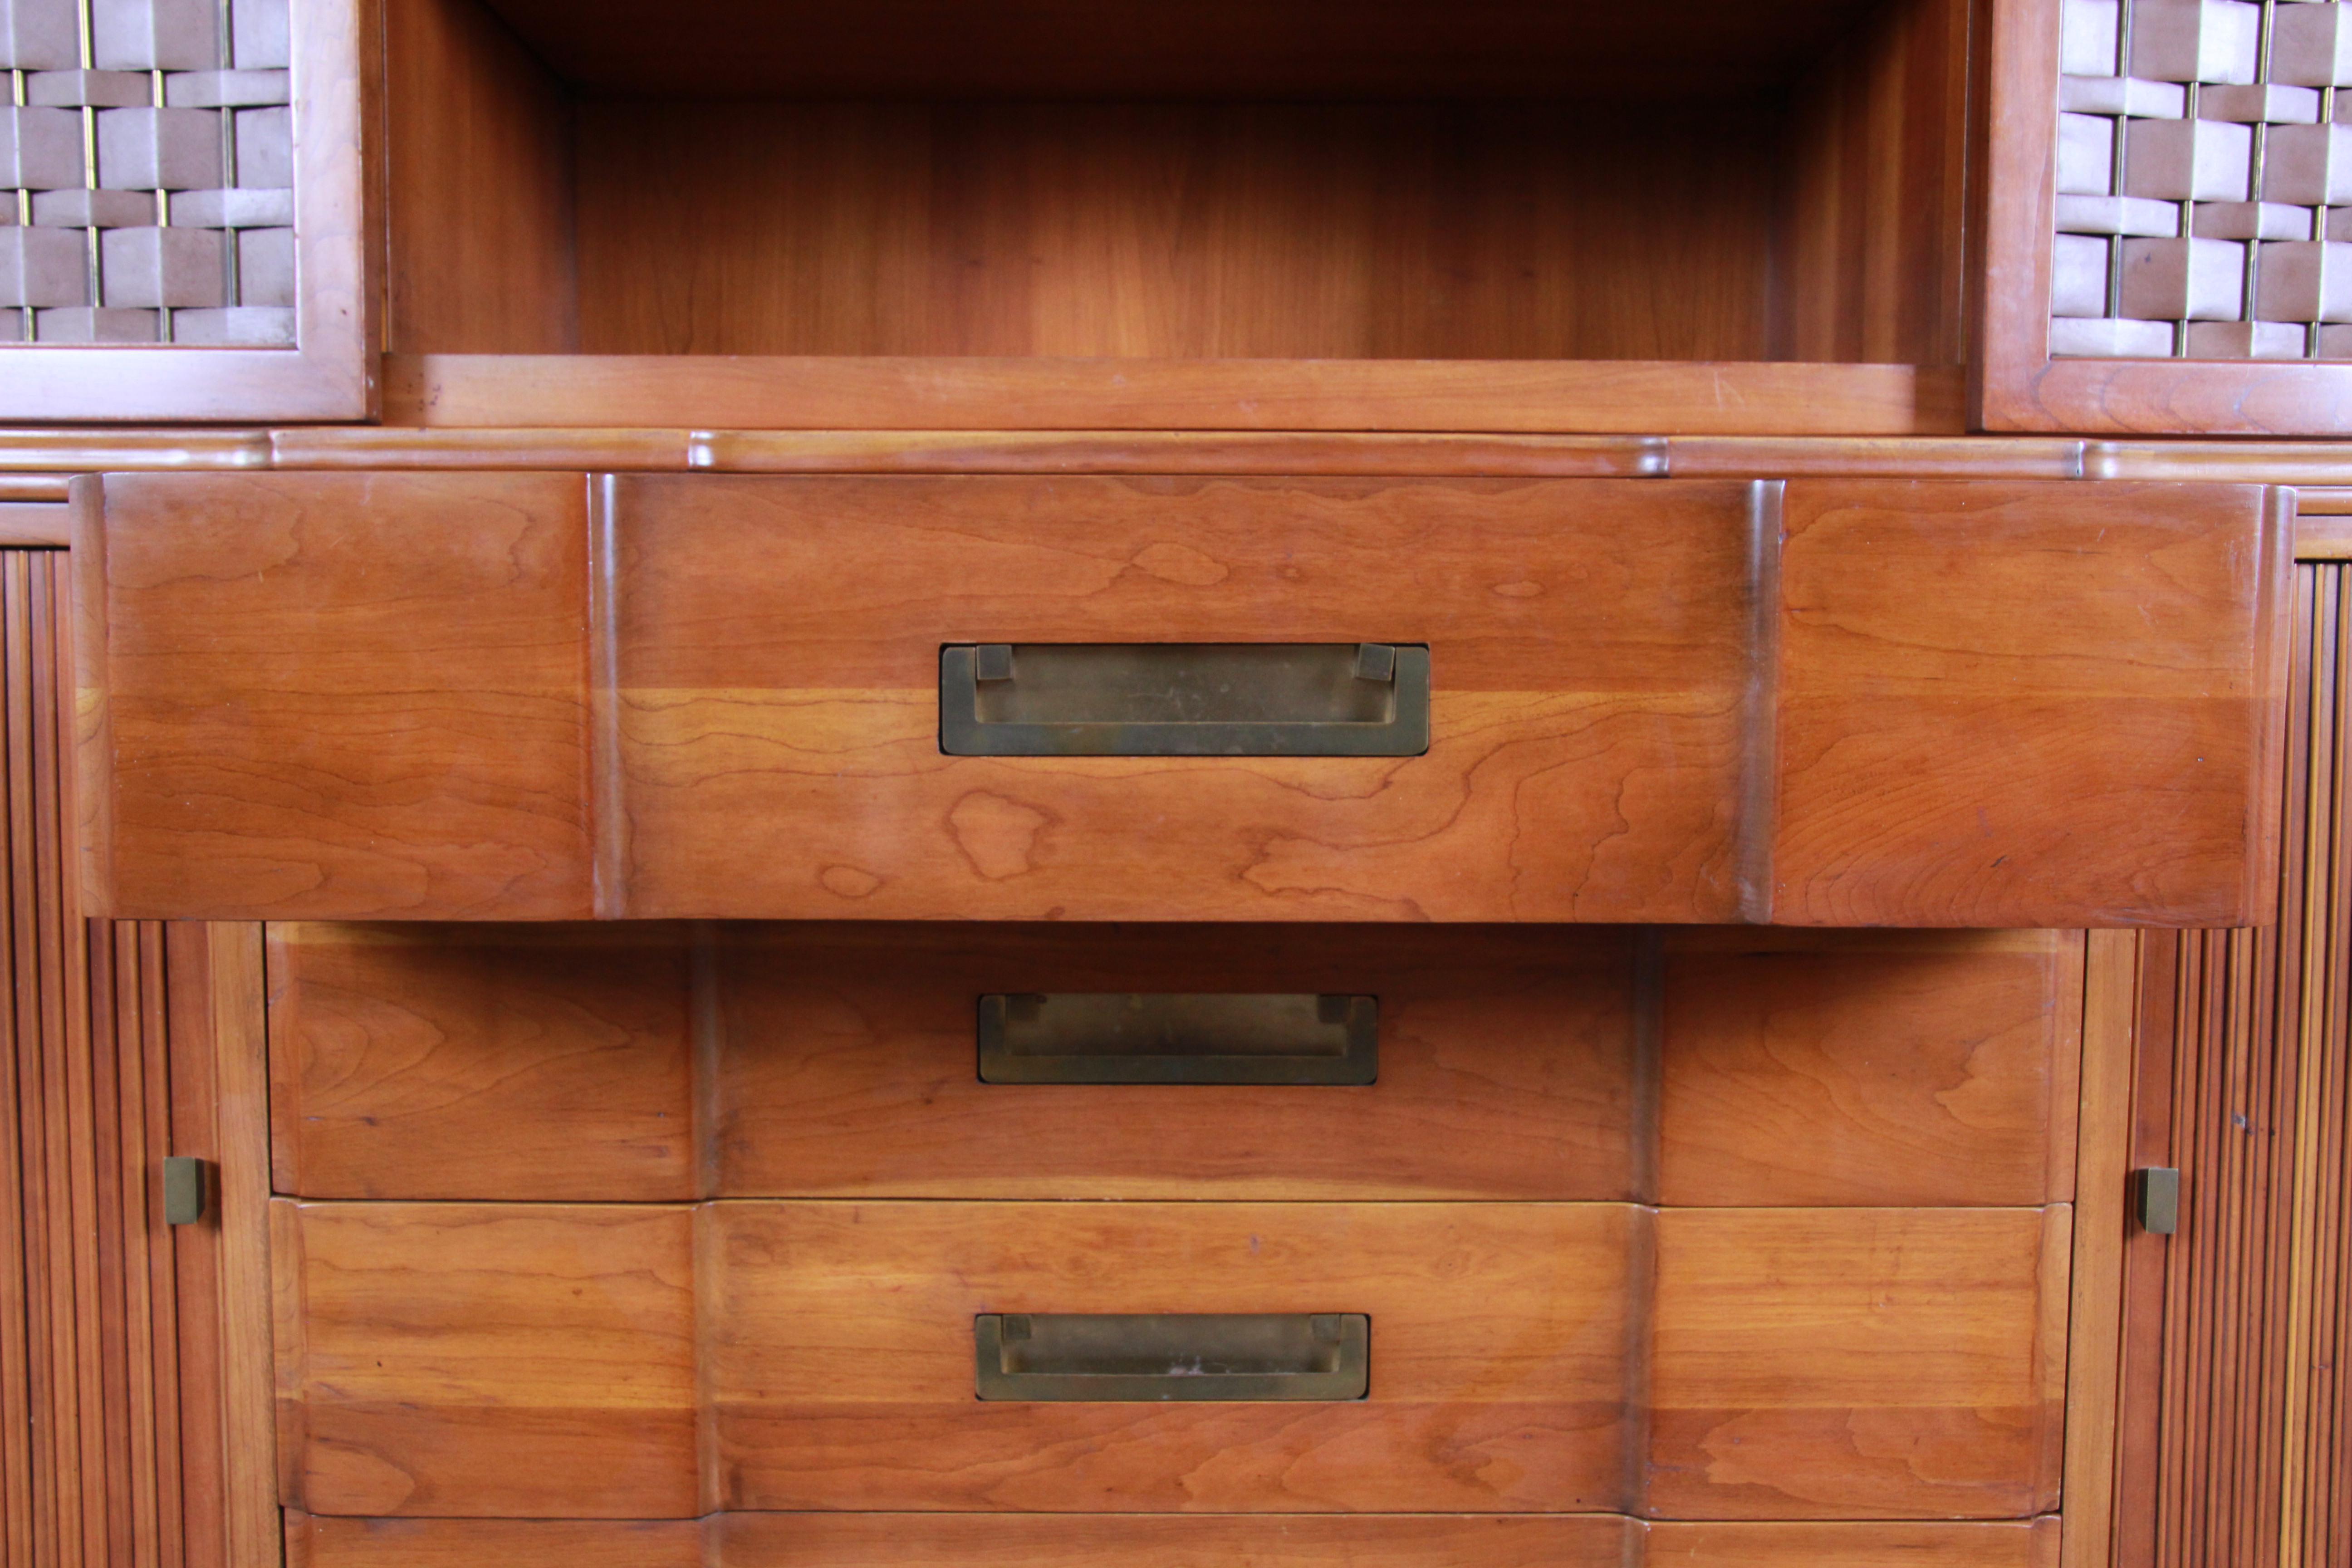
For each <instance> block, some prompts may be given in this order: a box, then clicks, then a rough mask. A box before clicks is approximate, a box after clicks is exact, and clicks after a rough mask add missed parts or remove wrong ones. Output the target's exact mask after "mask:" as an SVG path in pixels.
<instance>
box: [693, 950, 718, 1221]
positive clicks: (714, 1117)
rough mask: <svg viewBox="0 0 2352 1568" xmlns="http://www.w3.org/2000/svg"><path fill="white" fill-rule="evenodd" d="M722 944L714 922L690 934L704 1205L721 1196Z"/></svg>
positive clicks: (699, 1185) (698, 1192) (698, 1172)
mask: <svg viewBox="0 0 2352 1568" xmlns="http://www.w3.org/2000/svg"><path fill="white" fill-rule="evenodd" d="M721 940H722V937H721V932H720V929H719V922H718V921H695V922H694V923H693V925H691V926H690V927H688V931H687V942H688V949H687V987H688V989H687V1030H688V1051H689V1060H688V1071H690V1072H691V1073H692V1074H693V1095H694V1099H693V1102H692V1104H693V1117H694V1131H693V1144H692V1147H693V1151H694V1195H695V1196H696V1197H697V1198H698V1199H703V1200H706V1201H707V1200H709V1199H711V1198H715V1197H717V1196H718V1195H719V1171H720V1152H719V1135H720V1131H721V1129H720V1127H719V1119H720V1117H722V1116H723V1115H724V1114H725V1111H726V1108H725V1106H724V1104H723V1102H722V1101H721V1100H720V1096H719V1062H720V1060H721V1058H722V1057H723V1055H724V1052H725V1050H726V1045H727V1015H726V1011H725V1008H724V1006H723V1004H722V1001H721V998H720V996H719V942H720V941H721Z"/></svg>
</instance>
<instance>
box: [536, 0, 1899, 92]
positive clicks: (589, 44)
mask: <svg viewBox="0 0 2352 1568" xmlns="http://www.w3.org/2000/svg"><path fill="white" fill-rule="evenodd" d="M490 4H491V8H492V9H493V10H495V11H496V12H497V13H498V14H499V16H503V17H505V18H506V19H507V20H508V21H509V22H510V23H511V24H512V25H513V26H514V27H515V29H516V31H517V32H519V33H520V34H521V36H522V37H524V39H525V40H527V41H528V42H529V43H530V45H531V47H533V48H534V49H535V50H536V51H537V52H538V53H539V55H540V56H541V58H543V59H546V60H547V61H549V62H550V63H551V65H552V66H553V67H554V68H555V69H556V70H557V71H558V72H560V73H561V74H562V76H564V77H565V78H567V79H571V80H572V81H575V82H578V83H580V84H582V85H583V86H585V87H588V88H591V89H600V90H601V91H603V92H608V93H625V94H635V95H646V94H669V93H694V94H709V95H712V96H723V97H734V98H745V97H753V96H757V95H761V94H767V95H773V96H778V97H784V98H819V99H825V98H831V99H842V98H878V99H911V98H925V97H942V98H959V97H961V98H977V99H992V98H1003V97H1013V98H1044V99H1068V98H1118V97H1135V98H1144V99H1171V98H1204V99H1212V100H1215V99H1275V100H1349V99H1391V100H1393V99H1400V98H1402V99H1422V98H1433V97H1434V98H1451V97H1475V98H1500V99H1514V98H1517V99H1525V98H1538V97H1543V96H1547V95H1551V94H1557V93H1560V92H1562V91H1564V90H1567V89H1571V88H1573V89H1580V90H1582V91H1584V92H1587V93H1589V94H1591V95H1592V96H1595V97H1599V98H1603V99H1618V100H1628V99H1635V98H1638V97H1641V96H1643V95H1645V94H1648V95H1655V94H1659V93H1661V92H1664V93H1668V94H1672V95H1673V96H1675V97H1676V98H1680V97H1684V96H1687V95H1689V94H1690V93H1691V92H1692V91H1693V90H1694V89H1698V90H1703V91H1706V92H1707V93H1709V94H1711V95H1713V96H1717V97H1722V98H1736V97H1739V96H1743V95H1747V94H1753V93H1759V92H1764V91H1769V89H1773V88H1776V87H1778V86H1780V84H1781V83H1782V82H1783V81H1785V80H1786V79H1788V78H1789V77H1790V75H1792V74H1794V73H1795V72H1797V71H1798V70H1800V69H1801V68H1802V66H1803V63H1804V62H1805V61H1806V60H1808V59H1810V58H1812V57H1813V56H1814V55H1815V54H1817V53H1819V52H1820V51H1821V50H1822V48H1823V47H1826V46H1827V45H1828V44H1829V43H1830V42H1831V41H1832V40H1833V39H1834V38H1835V37H1837V36H1838V34H1839V33H1840V32H1841V31H1842V30H1843V28H1844V27H1846V26H1848V25H1850V23H1851V22H1852V20H1853V14H1854V11H1855V7H1854V5H1853V4H1851V3H1850V0H1795V3H1793V4H1790V5H1787V6H1785V7H1783V8H1781V9H1780V11H1778V12H1776V13H1775V14H1774V15H1772V16H1769V17H1766V16H1761V15H1759V14H1758V13H1756V12H1754V11H1752V10H1749V9H1748V8H1747V7H1744V6H1740V5H1731V4H1727V3H1726V0H1699V3H1698V4H1696V5H1693V6H1692V7H1691V9H1690V11H1689V12H1688V13H1687V16H1686V19H1685V20H1682V21H1681V22H1680V25H1679V26H1677V28H1676V36H1675V39H1674V46H1675V47H1673V48H1672V49H1671V50H1666V49H1662V48H1661V47H1659V45H1660V39H1659V29H1658V27H1657V26H1656V23H1655V21H1654V19H1653V18H1648V17H1642V16H1634V15H1633V14H1630V13H1628V14H1619V15H1604V16H1567V15H1563V14H1561V13H1560V12H1559V11H1557V10H1555V9H1554V8H1552V7H1550V6H1548V5H1539V4H1531V3H1529V0H1472V3H1470V4H1467V5H1437V4H1432V3H1430V0H1402V3H1391V4H1386V5H1377V6H1370V7H1367V6H1360V5H1345V4H1340V3H1338V0H1275V3H1272V4H1249V3H1246V0H1203V3H1202V4H1198V5H1186V6H1183V7H1181V8H1179V9H1175V10H1170V9H1167V8H1164V7H1161V6H1157V5H1140V4H1135V3H1133V0H1115V3H1113V4H1108V5H1087V4H1078V3H1075V0H1011V3H1008V4H1005V5H1000V6H997V7H996V8H995V9H994V10H993V12H992V14H991V15H990V16H988V18H987V19H986V20H985V21H982V19H980V18H978V17H975V16H973V15H972V14H971V12H970V11H968V10H966V9H965V8H963V7H962V6H961V5H955V4H952V3H947V0H883V3H880V4H877V5H871V6H868V7H861V8H859V9H858V10H856V11H854V12H845V11H842V10H838V9H836V8H835V7H832V6H828V5H821V4H816V3H814V0H793V3H790V4H782V5H765V4H752V3H749V0H698V3H697V4H693V5H681V6H679V7H678V8H677V11H676V13H675V14H674V15H673V16H671V17H670V19H669V24H668V25H667V26H665V27H662V28H659V29H656V30H654V31H652V32H648V31H646V29H645V28H644V27H643V26H642V25H641V14H640V13H638V12H637V11H635V9H634V8H632V7H631V6H630V5H626V4H625V3H622V0H585V3H583V4H562V3H558V0H490Z"/></svg>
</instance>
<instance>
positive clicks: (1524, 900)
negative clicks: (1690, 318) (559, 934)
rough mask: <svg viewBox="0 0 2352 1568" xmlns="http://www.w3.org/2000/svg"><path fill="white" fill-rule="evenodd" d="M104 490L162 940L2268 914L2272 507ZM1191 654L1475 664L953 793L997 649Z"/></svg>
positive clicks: (1372, 492) (564, 478)
mask: <svg viewBox="0 0 2352 1568" xmlns="http://www.w3.org/2000/svg"><path fill="white" fill-rule="evenodd" d="M82 486H83V488H82V489H81V490H80V491H79V497H80V501H79V514H78V515H79V521H78V529H79V534H78V542H77V549H76V552H75V556H76V563H77V615H78V626H79V639H78V640H79V686H80V689H79V717H80V721H81V725H82V730H81V734H82V742H83V759H84V769H83V810H84V813H85V816H86V817H87V818H88V821H89V831H88V833H87V835H86V837H87V840H88V844H89V854H90V856H91V864H90V868H89V889H90V895H91V898H92V900H94V902H95V904H96V905H97V907H99V908H101V909H105V910H110V912H112V913H113V914H115V915H117V916H119V917H126V918H128V917H135V918H209V919H251V918H257V917H267V918H291V917H310V918H335V919H352V918H372V919H384V918H395V919H450V918H457V919H488V918H497V919H510V920H511V919H523V920H530V919H578V918H583V917H589V916H592V915H593V916H604V917H614V916H632V917H698V918H739V917H740V918H751V917H759V918H783V919H824V918H841V917H854V918H900V919H903V918H940V917H954V918H981V919H1092V920H1133V919H1162V920H1165V919H1188V920H1240V919H1255V920H1266V919H1276V920H1306V919H1315V920H1332V919H1339V920H1382V919H1423V918H1426V919H1438V920H1454V921H1470V920H1538V921H1563V920H1565V921H1739V920H1746V921H1782V922H1788V923H1801V924H1870V923H1884V924H1927V925H1947V924H1948V925H1987V926H1990V925H2014V926H2037V925H2046V926H2057V925H2083V924H2104V923H2121V922H2148V923H2178V924H2226V923H2231V922H2235V921H2247V920H2250V919H2255V918H2259V914H2260V910H2259V908H2258V903H2257V900H2255V898H2254V897H2253V896H2252V893H2251V892H2250V889H2252V888H2256V887H2259V886H2261V885H2262V881H2263V870H2264V868H2263V867H2262V866H2261V865H2259V864H2258V863H2257V862H2258V860H2259V858H2260V853H2261V851H2260V849H2259V846H2261V845H2262V844H2263V842H2264V836H2263V833H2262V831H2261V818H2262V816H2263V809H2264V807H2265V806H2266V805H2267V804H2268V803H2269V801H2270V799H2271V796H2272V793H2273V792H2272V790H2271V789H2270V787H2269V784H2268V783H2267V781H2268V779H2269V778H2270V777H2271V776H2272V775H2273V773H2274V770H2275V768H2276V765H2277V763H2276V756H2275V746H2274V744H2273V742H2272V740H2271V736H2272V734H2273V731H2274V729H2275V721H2276V719H2277V717H2278V714H2279V712H2280V711H2281V705H2280V704H2279V702H2278V701H2277V700H2276V698H2277V695H2278V692H2279V689H2280V682H2281V671H2282V668H2283V666H2282V664H2281V661H2280V660H2279V658H2278V657H2277V656H2278V653H2279V651H2280V649H2279V647H2278V646H2277V641H2276V639H2275V638H2274V637H2273V631H2272V628H2273V620H2274V618H2275V617H2274V616H2273V595H2274V592H2275V585H2276V584H2277V582H2278V581H2279V578H2280V574H2281V568H2282V564H2283V561H2284V554H2283V550H2284V545H2285V543H2286V538H2285V531H2284V529H2282V528H2280V527H2278V526H2277V525H2276V523H2275V521H2273V520H2272V519H2271V518H2269V517H2268V516H2267V514H2266V512H2265V509H2264V506H2263V494H2262V491H2261V490H2260V489H2257V488H2255V487H2250V486H2222V485H2090V484H2083V483H2070V484H2054V483H2053V484H2031V483H1970V482H1935V483H1930V482H1916V483H1914V482H1901V481H1885V480H1871V481H1864V480H1854V481H1800V482H1796V483H1791V484H1789V485H1787V486H1786V487H1785V488H1784V487H1782V486H1780V485H1779V484H1777V483H1773V482H1769V481H1758V482H1754V483H1742V482H1736V481H1676V480H1550V481H1529V482H1517V481H1499V480H1475V479H1473V480H1465V479H1451V480H1436V479H1427V480H1415V479H1404V480H1395V479H1389V480H1375V479H1314V480H1307V479H1186V480H1175V479H1015V478H984V477H982V478H953V479H918V478H889V479H797V478H792V479H784V478H758V479H731V478H719V477H715V476H707V475H695V476H665V477H649V478H614V477H597V478H590V479H583V476H579V475H417V474H397V475H394V474H383V475H310V474H301V475H288V474H274V475H268V476H243V475H136V476H109V477H107V478H105V479H92V480H85V481H82ZM1169 643H1195V644H1205V643H1220V644H1259V645H1273V644H1301V643H1326V644H1351V643H1372V644H1381V645H1398V646H1404V647H1425V648H1426V649H1427V668H1428V681H1429V695H1428V699H1427V724H1428V745H1427V750H1426V752H1423V753H1422V754H1418V755H1402V756H1394V755H1391V756H1362V755H1352V756H1350V755H1296V754H1293V755H1248V756H1232V755H1212V756H1202V755H1193V756H1165V755H1151V756H1139V755H1121V754H1112V755H1066V754H1060V755H1035V756H1022V755H1012V756H1007V755H990V756H971V755H949V754H947V751H946V749H945V748H944V747H943V746H942V742H941V722H942V711H941V709H942V696H941V693H942V682H941V674H940V671H941V668H942V650H943V649H945V648H948V647H960V646H962V645H981V646H986V645H992V644H1013V645H1034V644H1126V645H1138V644H1169ZM1400 669H1401V670H1402V665H1401V666H1400ZM1113 749H1114V750H1117V749H1118V747H1116V746H1115V747H1114V748H1113Z"/></svg>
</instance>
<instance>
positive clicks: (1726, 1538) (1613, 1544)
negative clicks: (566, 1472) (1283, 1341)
mask: <svg viewBox="0 0 2352 1568" xmlns="http://www.w3.org/2000/svg"><path fill="white" fill-rule="evenodd" d="M286 1561H287V1563H288V1568H471V1565H473V1564H476V1563H499V1564H501V1565H502V1568H1440V1565H1445V1568H1452V1565H1455V1564H1462V1563H1476V1564H1478V1565H1479V1568H1648V1565H1649V1564H1652V1563H1654V1564H1657V1565H1658V1568H1666V1565H1667V1564H1673V1565H1675V1568H1886V1565H1887V1564H1890V1563H1934V1564H1935V1565H1936V1568H2055V1564H2056V1563H2057V1561H2058V1521H2056V1520H2055V1519H2041V1520H2035V1521H2021V1522H2016V1523H1964V1524H1949V1523H1937V1524H1878V1523H1872V1524H1738V1523H1732V1524H1719V1523H1718V1524H1644V1523H1643V1522H1641V1521H1636V1520H1631V1519H1624V1518H1614V1517H1592V1516H1584V1517H1571V1518H1559V1517H1554V1518H1543V1517H1536V1516H1528V1515H1517V1516H1512V1515H1493V1514H1487V1515H1478V1514H1470V1515H1463V1514H1455V1515H1429V1514H1420V1515H1413V1514H1392V1515H1389V1516H1387V1517H1384V1518H1378V1519H1366V1518H1349V1517H1345V1516H1340V1517H1319V1518H1318V1517H1299V1516H1295V1515H1294V1516H1289V1517H1279V1516H1277V1517H1274V1518H1266V1517H1262V1516H1251V1517H1236V1516H1233V1515H1217V1514H1194V1515H1168V1514H1160V1515H1152V1516H1145V1517H1123V1518H1116V1519H1104V1518H1088V1517H1085V1516H1070V1515H1063V1516H1058V1517H1052V1516H1038V1515H1029V1516H1026V1517H1024V1516H1022V1515H1018V1514H955V1513H932V1514H908V1513H895V1514H894V1513H869V1514H839V1515H834V1516H829V1517H828V1516H824V1515H806V1514H800V1515H763V1514H721V1515H717V1516H714V1517H713V1518H710V1519H708V1520H680V1521H673V1522H665V1523H639V1522H634V1521H572V1520H551V1521H491V1520H472V1519H468V1520H404V1519H322V1518H314V1517H310V1516H306V1515H301V1514H294V1515H290V1516H289V1519H288V1521H287V1530H286Z"/></svg>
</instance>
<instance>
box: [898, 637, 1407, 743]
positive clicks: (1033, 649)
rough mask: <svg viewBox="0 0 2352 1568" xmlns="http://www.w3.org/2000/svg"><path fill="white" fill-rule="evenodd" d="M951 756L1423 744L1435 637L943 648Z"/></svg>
mask: <svg viewBox="0 0 2352 1568" xmlns="http://www.w3.org/2000/svg"><path fill="white" fill-rule="evenodd" d="M1428 750H1429V649H1427V648H1426V647H1419V646H1416V645H1403V646H1399V645H1391V644H1389V643H1021V644H1017V645H1016V644H1010V643H982V644H978V645H972V644H963V645H958V646H952V647H942V648H941V649H940V751H942V752H946V753H947V754H948V755H950V756H953V757H1417V756H1420V755H1421V754H1422V753H1423V752H1426V751H1428Z"/></svg>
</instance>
